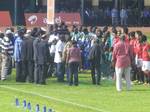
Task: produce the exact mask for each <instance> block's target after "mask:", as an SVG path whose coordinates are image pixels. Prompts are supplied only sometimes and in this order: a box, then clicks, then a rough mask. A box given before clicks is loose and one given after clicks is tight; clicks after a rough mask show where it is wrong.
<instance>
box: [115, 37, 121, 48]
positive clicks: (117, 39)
mask: <svg viewBox="0 0 150 112" xmlns="http://www.w3.org/2000/svg"><path fill="white" fill-rule="evenodd" d="M119 41H120V38H119V37H118V36H116V37H115V38H114V39H113V47H114V46H115V45H116V44H117V43H118V42H119Z"/></svg>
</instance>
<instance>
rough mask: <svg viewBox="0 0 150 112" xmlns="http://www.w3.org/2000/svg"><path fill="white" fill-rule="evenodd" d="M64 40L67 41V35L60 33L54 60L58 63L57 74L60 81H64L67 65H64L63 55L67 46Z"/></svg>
mask: <svg viewBox="0 0 150 112" xmlns="http://www.w3.org/2000/svg"><path fill="white" fill-rule="evenodd" d="M64 41H65V35H64V34H60V35H59V40H58V42H57V44H56V50H55V58H54V62H55V63H56V75H57V80H58V82H63V81H64V73H65V67H64V62H63V57H62V53H63V50H64V46H65V43H64Z"/></svg>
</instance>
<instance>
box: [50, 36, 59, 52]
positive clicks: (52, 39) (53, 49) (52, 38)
mask: <svg viewBox="0 0 150 112" xmlns="http://www.w3.org/2000/svg"><path fill="white" fill-rule="evenodd" d="M55 39H56V40H58V39H59V37H58V36H57V35H54V34H52V35H50V37H49V40H48V43H51V42H53V41H54V40H55ZM55 46H56V45H54V44H52V45H51V47H49V51H50V53H55V50H56V48H55Z"/></svg>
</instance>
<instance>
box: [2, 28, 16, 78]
mask: <svg viewBox="0 0 150 112" xmlns="http://www.w3.org/2000/svg"><path fill="white" fill-rule="evenodd" d="M11 33H12V32H11V31H10V30H6V32H5V36H4V38H3V39H2V41H1V48H2V49H1V53H2V55H1V56H2V69H1V80H6V79H7V75H9V74H10V73H11V72H10V71H11V70H10V65H11V60H12V56H13V49H14V46H13V44H12V42H11V40H10V36H11Z"/></svg>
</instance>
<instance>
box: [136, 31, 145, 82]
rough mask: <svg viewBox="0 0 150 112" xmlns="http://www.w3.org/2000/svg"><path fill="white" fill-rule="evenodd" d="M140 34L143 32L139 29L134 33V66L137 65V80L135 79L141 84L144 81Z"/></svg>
mask: <svg viewBox="0 0 150 112" xmlns="http://www.w3.org/2000/svg"><path fill="white" fill-rule="evenodd" d="M142 35H143V33H142V32H141V31H136V33H135V37H136V39H137V42H136V45H135V47H136V57H135V58H136V67H137V79H138V80H137V81H135V82H136V83H137V82H138V84H143V83H144V74H143V71H142V62H143V61H142V47H143V44H142Z"/></svg>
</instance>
